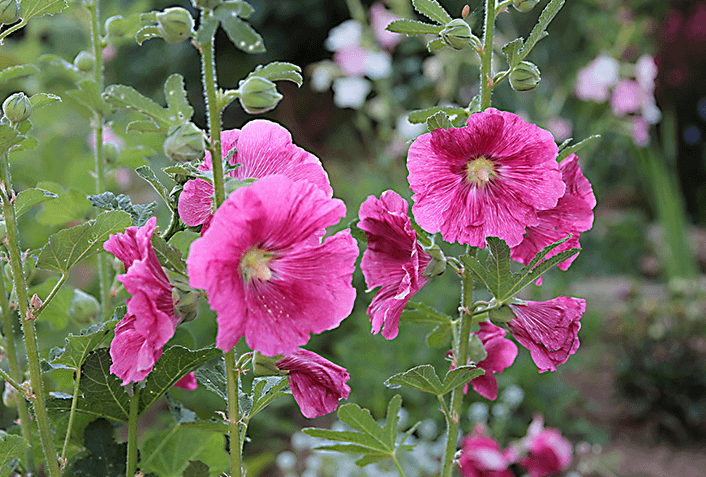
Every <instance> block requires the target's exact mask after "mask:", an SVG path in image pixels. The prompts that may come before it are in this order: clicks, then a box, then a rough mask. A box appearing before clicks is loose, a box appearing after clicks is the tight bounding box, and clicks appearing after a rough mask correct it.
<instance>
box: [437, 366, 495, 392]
mask: <svg viewBox="0 0 706 477" xmlns="http://www.w3.org/2000/svg"><path fill="white" fill-rule="evenodd" d="M484 374H485V370H483V369H481V368H476V367H475V366H471V365H468V366H459V367H458V368H455V369H452V370H450V371H449V372H448V373H446V376H444V383H443V385H442V389H441V390H442V394H447V393H450V392H451V391H453V390H454V389H456V388H457V387H459V386H462V385H464V384H466V383H468V382H470V381H471V380H473V379H475V378H477V377H478V376H483V375H484Z"/></svg>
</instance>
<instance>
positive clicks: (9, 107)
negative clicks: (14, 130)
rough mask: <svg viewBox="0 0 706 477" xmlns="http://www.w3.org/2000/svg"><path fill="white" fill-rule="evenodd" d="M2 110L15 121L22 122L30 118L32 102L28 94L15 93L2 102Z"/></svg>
mask: <svg viewBox="0 0 706 477" xmlns="http://www.w3.org/2000/svg"><path fill="white" fill-rule="evenodd" d="M2 111H3V112H4V113H5V116H6V117H7V119H9V120H10V121H12V122H13V123H21V122H23V121H26V120H27V119H29V117H30V115H31V114H32V103H31V102H30V101H29V98H28V97H27V95H26V94H24V93H21V92H20V93H15V94H13V95H10V96H8V97H7V99H5V101H4V102H3V103H2Z"/></svg>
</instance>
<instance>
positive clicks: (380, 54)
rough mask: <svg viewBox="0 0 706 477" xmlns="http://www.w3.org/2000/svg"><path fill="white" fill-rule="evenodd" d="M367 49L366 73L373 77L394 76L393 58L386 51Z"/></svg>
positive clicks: (375, 78)
mask: <svg viewBox="0 0 706 477" xmlns="http://www.w3.org/2000/svg"><path fill="white" fill-rule="evenodd" d="M365 51H366V53H367V54H366V56H365V58H364V59H363V65H364V69H365V75H366V76H367V77H368V78H370V79H372V80H377V79H382V78H389V77H390V76H392V58H391V57H390V54H389V53H387V52H385V51H377V52H373V51H367V50H365Z"/></svg>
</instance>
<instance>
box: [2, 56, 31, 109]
mask: <svg viewBox="0 0 706 477" xmlns="http://www.w3.org/2000/svg"><path fill="white" fill-rule="evenodd" d="M35 73H39V68H37V67H36V66H34V65H16V66H8V67H7V68H3V69H2V70H0V84H4V83H7V82H9V81H12V80H13V79H17V78H24V77H25V76H31V75H33V74H35ZM32 106H34V105H32Z"/></svg>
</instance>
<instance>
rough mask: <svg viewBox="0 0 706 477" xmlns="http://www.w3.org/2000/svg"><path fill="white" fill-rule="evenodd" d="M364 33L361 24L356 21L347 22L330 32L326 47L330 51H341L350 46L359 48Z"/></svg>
mask: <svg viewBox="0 0 706 477" xmlns="http://www.w3.org/2000/svg"><path fill="white" fill-rule="evenodd" d="M362 33H363V27H362V26H361V24H360V23H358V22H357V21H355V20H346V21H345V22H343V23H341V24H340V25H338V26H336V27H333V28H332V29H331V31H329V33H328V38H326V42H325V43H324V46H325V47H326V49H327V50H329V51H339V50H343V49H345V48H347V47H350V46H357V45H358V44H359V43H360V36H361V34H362Z"/></svg>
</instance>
